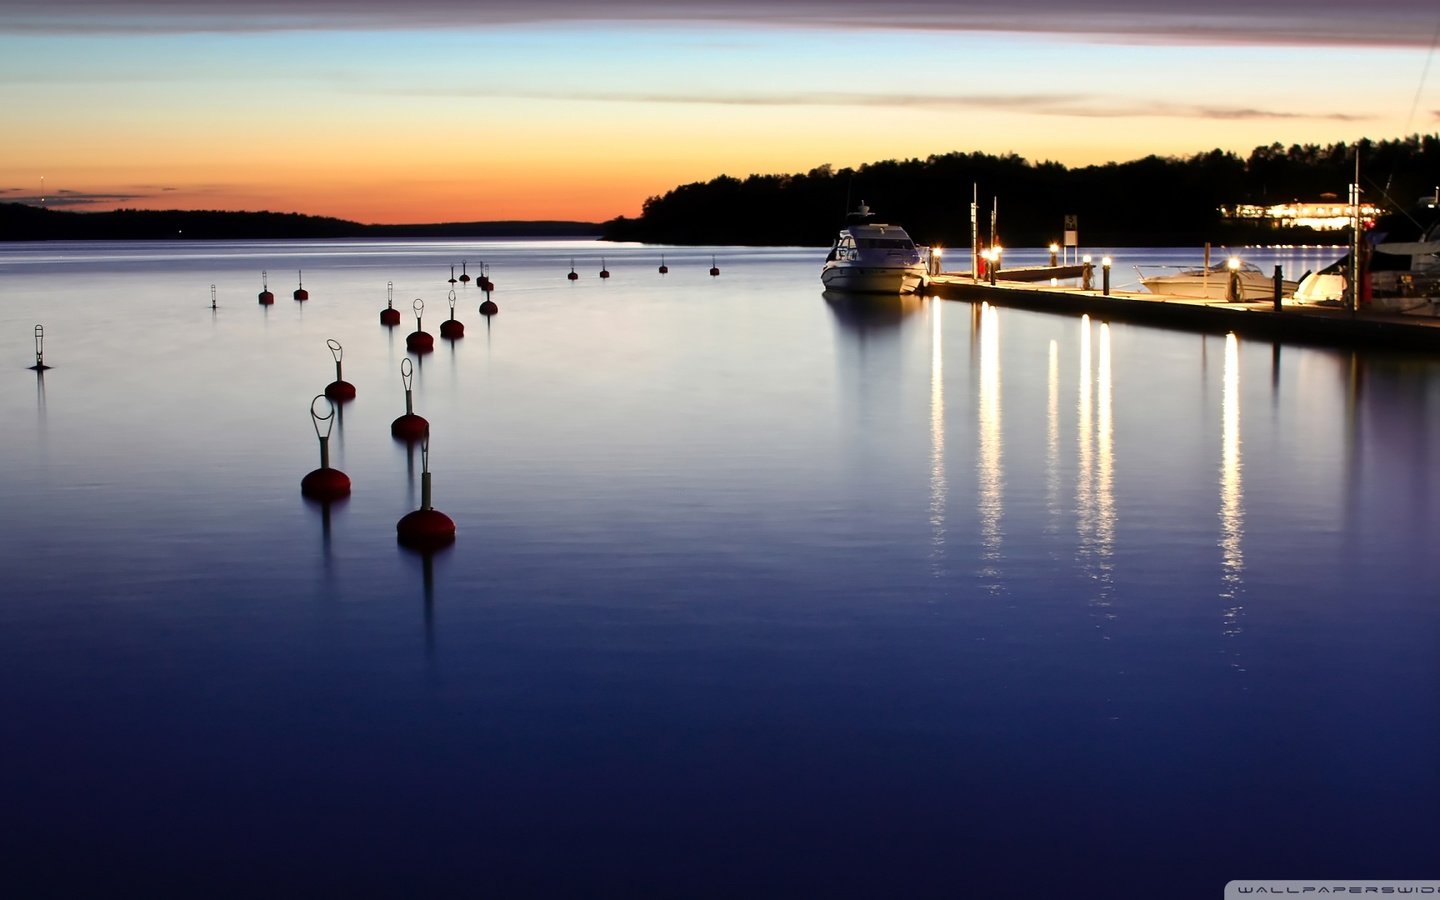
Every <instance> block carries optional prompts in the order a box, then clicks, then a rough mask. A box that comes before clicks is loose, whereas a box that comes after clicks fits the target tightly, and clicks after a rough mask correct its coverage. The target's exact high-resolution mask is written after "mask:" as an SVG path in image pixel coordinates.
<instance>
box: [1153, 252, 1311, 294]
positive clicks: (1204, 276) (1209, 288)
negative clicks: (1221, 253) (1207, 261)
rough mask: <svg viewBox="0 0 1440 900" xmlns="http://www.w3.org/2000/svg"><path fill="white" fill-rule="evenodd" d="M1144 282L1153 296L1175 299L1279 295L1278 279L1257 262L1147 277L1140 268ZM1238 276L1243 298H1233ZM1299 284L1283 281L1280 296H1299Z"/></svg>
mask: <svg viewBox="0 0 1440 900" xmlns="http://www.w3.org/2000/svg"><path fill="white" fill-rule="evenodd" d="M1135 270H1136V271H1137V272H1139V273H1140V283H1141V284H1143V285H1145V287H1146V288H1147V289H1149V291H1150V292H1151V293H1152V294H1166V295H1169V296H1175V297H1192V298H1197V299H1203V300H1231V299H1234V300H1269V299H1270V298H1271V297H1273V296H1275V279H1274V276H1271V275H1266V274H1265V273H1264V272H1262V271H1261V270H1260V267H1259V266H1256V265H1255V264H1254V263H1248V262H1240V261H1238V260H1235V261H1233V262H1219V263H1215V264H1214V265H1212V266H1210V267H1209V268H1205V267H1204V266H1198V267H1196V268H1193V269H1181V270H1180V271H1178V272H1173V273H1168V274H1165V275H1146V274H1145V272H1144V271H1142V270H1141V269H1140V267H1139V266H1136V267H1135ZM1232 273H1233V274H1234V275H1236V276H1237V281H1238V283H1239V287H1240V296H1238V297H1233V298H1232V297H1231V296H1230V276H1231V274H1232ZM1296 287H1297V285H1296V283H1295V282H1293V281H1282V282H1281V284H1280V296H1282V297H1288V296H1290V295H1291V294H1294V293H1295V288H1296Z"/></svg>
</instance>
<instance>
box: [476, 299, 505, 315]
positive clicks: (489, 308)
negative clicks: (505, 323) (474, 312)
mask: <svg viewBox="0 0 1440 900" xmlns="http://www.w3.org/2000/svg"><path fill="white" fill-rule="evenodd" d="M499 311H500V307H498V306H496V305H495V301H494V300H486V301H485V302H484V303H481V304H480V315H482V316H484V317H485V318H487V319H488V318H490V317H491V316H493V315H495V314H496V313H498V312H499Z"/></svg>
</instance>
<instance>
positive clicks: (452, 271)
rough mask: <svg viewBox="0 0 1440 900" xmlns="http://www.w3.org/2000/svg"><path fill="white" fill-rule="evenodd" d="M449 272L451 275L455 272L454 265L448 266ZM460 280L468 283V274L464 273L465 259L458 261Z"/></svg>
mask: <svg viewBox="0 0 1440 900" xmlns="http://www.w3.org/2000/svg"><path fill="white" fill-rule="evenodd" d="M450 274H451V275H452V276H453V275H454V274H455V267H454V266H451V267H450ZM460 281H461V283H462V284H469V283H470V276H469V275H466V274H465V261H464V260H463V259H462V260H461V261H460Z"/></svg>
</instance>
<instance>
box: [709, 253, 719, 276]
mask: <svg viewBox="0 0 1440 900" xmlns="http://www.w3.org/2000/svg"><path fill="white" fill-rule="evenodd" d="M719 274H720V267H719V266H717V265H715V257H713V256H712V257H710V277H711V278H714V277H715V276H716V275H719Z"/></svg>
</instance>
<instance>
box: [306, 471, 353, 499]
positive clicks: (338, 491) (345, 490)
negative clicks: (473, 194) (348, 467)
mask: <svg viewBox="0 0 1440 900" xmlns="http://www.w3.org/2000/svg"><path fill="white" fill-rule="evenodd" d="M300 493H302V494H304V495H305V496H306V497H309V498H311V499H312V500H337V499H339V498H341V497H348V496H350V476H349V475H346V474H345V473H344V472H342V471H340V470H339V469H332V468H330V467H329V466H321V467H320V468H318V469H316V470H314V471H313V472H311V473H309V474H308V475H306V476H305V477H304V478H302V479H300Z"/></svg>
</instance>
